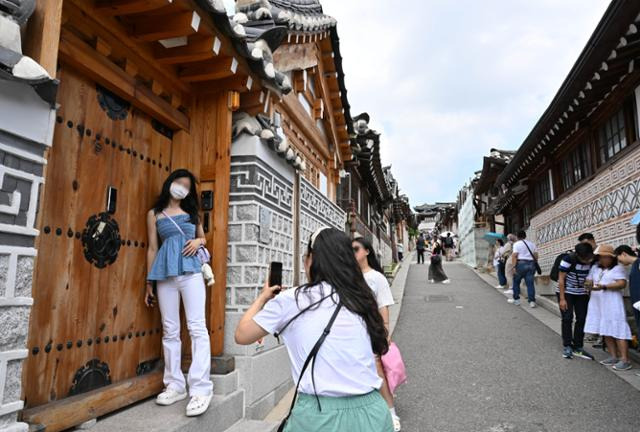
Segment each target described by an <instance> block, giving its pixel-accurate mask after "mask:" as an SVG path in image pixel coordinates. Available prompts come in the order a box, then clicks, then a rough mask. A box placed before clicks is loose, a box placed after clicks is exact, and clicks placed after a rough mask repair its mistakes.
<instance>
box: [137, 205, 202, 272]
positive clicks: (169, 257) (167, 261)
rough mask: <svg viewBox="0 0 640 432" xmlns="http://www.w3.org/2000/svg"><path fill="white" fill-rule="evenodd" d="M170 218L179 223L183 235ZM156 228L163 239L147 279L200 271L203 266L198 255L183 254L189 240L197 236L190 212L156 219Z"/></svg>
mask: <svg viewBox="0 0 640 432" xmlns="http://www.w3.org/2000/svg"><path fill="white" fill-rule="evenodd" d="M169 218H171V219H173V221H174V222H175V223H177V224H178V225H179V226H180V228H181V229H182V231H184V233H185V234H186V236H185V235H183V234H182V233H181V232H180V231H179V230H178V227H176V226H175V225H174V224H173V222H171V220H169ZM156 228H157V229H158V234H159V235H160V239H161V240H162V245H161V246H160V249H158V253H157V254H156V259H155V260H154V261H153V265H152V266H151V272H150V273H149V275H148V276H147V280H156V281H158V280H165V279H168V278H170V277H174V276H182V275H184V274H187V273H199V272H200V271H201V270H200V268H201V267H202V266H201V265H200V261H199V260H198V257H197V256H195V255H194V256H191V257H187V256H184V255H183V254H182V249H184V245H185V243H186V242H187V240H192V239H194V238H196V226H195V225H194V224H192V223H191V217H190V216H189V215H188V214H180V215H176V216H169V217H163V218H161V219H157V220H156Z"/></svg>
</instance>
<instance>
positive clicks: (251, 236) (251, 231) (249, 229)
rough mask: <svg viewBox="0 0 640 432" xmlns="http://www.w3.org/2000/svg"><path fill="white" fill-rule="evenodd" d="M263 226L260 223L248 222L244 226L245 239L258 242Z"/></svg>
mask: <svg viewBox="0 0 640 432" xmlns="http://www.w3.org/2000/svg"><path fill="white" fill-rule="evenodd" d="M260 231H261V228H260V227H259V226H258V225H254V224H246V225H245V226H244V241H247V242H257V241H258V240H259V238H260Z"/></svg>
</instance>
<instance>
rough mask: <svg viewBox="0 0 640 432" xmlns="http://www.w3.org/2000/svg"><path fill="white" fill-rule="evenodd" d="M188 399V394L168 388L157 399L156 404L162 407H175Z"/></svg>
mask: <svg viewBox="0 0 640 432" xmlns="http://www.w3.org/2000/svg"><path fill="white" fill-rule="evenodd" d="M186 397H187V392H184V393H179V392H177V391H175V390H174V389H171V388H168V389H166V390H165V391H163V392H162V393H160V394H159V395H158V396H157V397H156V403H157V404H158V405H162V406H169V405H173V404H174V403H176V402H178V401H181V400H183V399H185V398H186Z"/></svg>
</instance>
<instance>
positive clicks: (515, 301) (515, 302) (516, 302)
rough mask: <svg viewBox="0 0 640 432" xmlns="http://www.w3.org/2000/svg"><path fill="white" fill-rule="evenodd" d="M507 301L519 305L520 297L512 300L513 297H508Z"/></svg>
mask: <svg viewBox="0 0 640 432" xmlns="http://www.w3.org/2000/svg"><path fill="white" fill-rule="evenodd" d="M507 303H511V304H513V305H515V306H520V299H518V300H514V299H512V298H510V299H508V300H507Z"/></svg>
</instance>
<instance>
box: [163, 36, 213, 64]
mask: <svg viewBox="0 0 640 432" xmlns="http://www.w3.org/2000/svg"><path fill="white" fill-rule="evenodd" d="M221 45H222V43H221V42H220V39H218V38H217V37H215V36H204V37H203V36H194V37H190V38H189V44H188V45H187V46H181V47H175V48H164V47H163V46H162V45H160V44H158V45H157V46H156V47H155V48H154V55H155V57H156V60H158V62H159V63H162V64H179V63H189V62H197V61H202V60H208V59H211V58H214V57H215V56H217V55H218V53H219V52H220V46H221Z"/></svg>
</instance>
